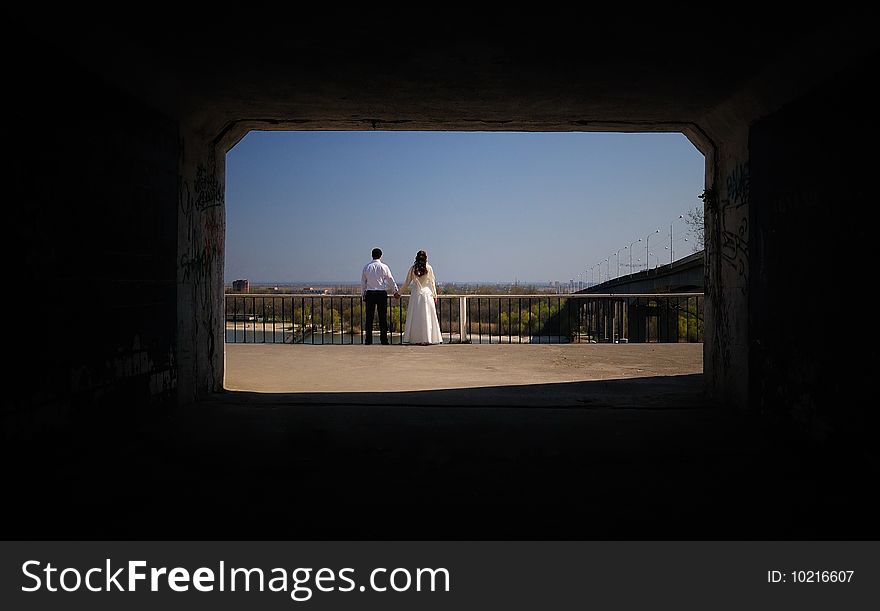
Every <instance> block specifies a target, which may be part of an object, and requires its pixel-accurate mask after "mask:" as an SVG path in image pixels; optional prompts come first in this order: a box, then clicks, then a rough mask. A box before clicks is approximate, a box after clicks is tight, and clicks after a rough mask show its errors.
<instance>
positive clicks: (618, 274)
mask: <svg viewBox="0 0 880 611" xmlns="http://www.w3.org/2000/svg"><path fill="white" fill-rule="evenodd" d="M621 250H626V246H624V247H623V248H618V249H617V254H616V255H615V256H616V257H617V277H618V278H620V251H621Z"/></svg>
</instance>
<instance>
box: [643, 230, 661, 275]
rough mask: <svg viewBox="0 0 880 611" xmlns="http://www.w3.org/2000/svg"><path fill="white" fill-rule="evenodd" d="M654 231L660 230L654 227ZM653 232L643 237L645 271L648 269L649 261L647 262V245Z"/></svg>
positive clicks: (658, 231)
mask: <svg viewBox="0 0 880 611" xmlns="http://www.w3.org/2000/svg"><path fill="white" fill-rule="evenodd" d="M654 233H660V230H659V229H656V230H654ZM654 233H649V234H648V237H646V238H645V272H647V271H648V267H649V262H648V254H649V253H648V245H649V244H650V242H651V236H652V235H654Z"/></svg>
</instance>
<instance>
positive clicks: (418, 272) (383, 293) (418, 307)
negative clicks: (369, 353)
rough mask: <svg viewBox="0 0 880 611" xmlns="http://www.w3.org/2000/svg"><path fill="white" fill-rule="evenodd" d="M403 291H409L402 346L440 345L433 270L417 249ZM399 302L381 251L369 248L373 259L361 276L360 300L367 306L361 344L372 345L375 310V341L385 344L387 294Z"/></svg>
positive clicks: (395, 287)
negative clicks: (391, 294) (376, 316)
mask: <svg viewBox="0 0 880 611" xmlns="http://www.w3.org/2000/svg"><path fill="white" fill-rule="evenodd" d="M403 288H404V289H407V288H408V289H409V290H410V298H409V306H408V307H407V312H406V326H405V327H404V330H403V343H404V344H419V345H422V346H424V345H428V344H442V343H443V337H442V335H441V334H440V322H439V321H438V320H437V307H436V304H435V300H436V298H437V286H436V283H435V281H434V270H433V269H432V268H431V266H430V265H428V253H426V252H425V251H424V250H420V251H419V252H418V253H416V259H415V261H414V262H413V264H412V266H411V267H410V268H409V271H408V272H407V273H406V281H405V282H404V286H403ZM389 291H390V292H392V293H393V296H394V298H395V299H400V291H399V290H398V288H397V283H396V282H395V281H394V276H392V275H391V268H389V267H388V266H387V265H385V264H384V263H383V262H382V250H381V249H380V248H374V249H373V260H372V261H370V262H369V263H367V264H366V265H365V266H364V271H363V273H361V298H362V299H363V300H364V303H365V304H366V306H367V314H366V324H367V329H366V336H365V337H364V344H367V345H369V344H372V343H373V316H374V314H375V310H376V309H378V310H379V339H380V340H381V342H382V344H383V345H387V344H388V293H389Z"/></svg>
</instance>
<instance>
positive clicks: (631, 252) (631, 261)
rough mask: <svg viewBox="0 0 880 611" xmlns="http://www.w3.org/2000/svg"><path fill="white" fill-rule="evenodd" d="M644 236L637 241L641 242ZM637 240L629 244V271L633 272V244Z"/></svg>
mask: <svg viewBox="0 0 880 611" xmlns="http://www.w3.org/2000/svg"><path fill="white" fill-rule="evenodd" d="M641 241H642V238H639V239H638V240H636V242H641ZM636 242H631V243H630V245H629V273H633V244H635V243H636Z"/></svg>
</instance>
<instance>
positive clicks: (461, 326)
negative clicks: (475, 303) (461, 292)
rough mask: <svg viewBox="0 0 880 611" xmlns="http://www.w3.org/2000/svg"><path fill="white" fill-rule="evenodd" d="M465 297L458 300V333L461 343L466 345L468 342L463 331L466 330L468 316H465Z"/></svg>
mask: <svg viewBox="0 0 880 611" xmlns="http://www.w3.org/2000/svg"><path fill="white" fill-rule="evenodd" d="M467 307H468V306H467V297H459V298H458V333H459V337H460V338H461V340H460V341H461V343H462V344H466V343H468V342H469V339H468V337H467V333H466V332H465V330H466V329H467V328H468V316H467Z"/></svg>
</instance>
